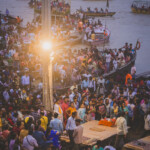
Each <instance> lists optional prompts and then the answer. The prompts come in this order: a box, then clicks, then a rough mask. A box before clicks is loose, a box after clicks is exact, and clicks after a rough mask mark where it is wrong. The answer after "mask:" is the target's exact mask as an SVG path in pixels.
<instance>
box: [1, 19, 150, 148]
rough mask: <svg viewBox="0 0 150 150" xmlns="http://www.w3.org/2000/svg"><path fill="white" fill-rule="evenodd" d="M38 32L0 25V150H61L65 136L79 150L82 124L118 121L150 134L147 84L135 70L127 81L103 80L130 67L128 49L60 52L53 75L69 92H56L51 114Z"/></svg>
mask: <svg viewBox="0 0 150 150" xmlns="http://www.w3.org/2000/svg"><path fill="white" fill-rule="evenodd" d="M38 29H39V28H38V27H36V23H34V22H33V23H31V24H30V23H28V24H27V27H26V28H25V29H24V28H21V27H20V26H18V24H17V25H7V24H2V25H1V28H0V93H1V94H0V109H1V111H0V147H1V148H2V149H3V150H5V149H9V150H19V149H24V150H33V149H48V148H50V147H54V148H57V149H61V148H63V147H61V143H60V138H59V137H60V135H61V134H63V131H64V130H66V131H67V133H68V135H69V138H70V143H71V147H75V150H78V149H80V144H81V143H82V135H83V128H82V126H80V124H82V123H85V122H88V121H91V120H100V119H102V118H105V117H107V118H114V117H115V118H120V117H122V120H123V121H122V122H121V123H123V124H124V125H126V123H125V122H127V124H128V125H129V126H130V127H131V128H132V129H133V130H136V131H138V130H139V129H141V128H143V129H145V130H146V132H145V134H149V132H150V112H149V111H150V101H149V94H150V93H149V90H150V80H146V81H144V80H143V79H140V80H136V79H135V76H136V68H135V66H133V67H132V68H131V73H129V74H131V75H129V74H128V75H129V76H130V77H129V79H128V78H127V80H126V81H125V77H124V76H119V77H118V78H117V79H115V80H113V79H112V78H107V79H105V78H104V77H103V74H104V73H108V72H109V71H111V70H112V69H117V68H118V67H120V66H123V65H125V64H126V63H127V62H129V61H130V60H131V59H132V58H133V57H134V55H135V53H136V49H137V48H133V47H132V44H128V43H126V44H125V46H124V47H123V48H121V49H118V50H117V49H107V50H105V51H103V52H102V51H99V50H98V49H97V48H96V47H90V48H85V49H81V50H74V51H71V50H68V49H66V50H65V51H63V52H59V53H58V55H57V57H56V58H55V59H56V60H55V62H56V63H55V64H54V69H53V70H54V78H55V81H57V82H58V83H63V85H65V86H66V85H68V84H69V83H71V84H72V86H71V87H69V88H67V89H65V91H63V92H58V90H57V89H56V90H55V91H54V95H53V97H54V103H55V104H54V110H53V111H52V112H50V111H48V110H45V109H44V106H43V104H42V103H43V97H42V87H43V85H42V78H41V73H42V71H41V70H42V67H41V66H42V65H41V58H40V56H39V55H37V53H36V52H35V51H34V49H36V50H37V49H38V45H36V44H34V42H35V41H34V40H33V39H37V38H38V37H37V36H38V34H37V33H39V32H37V30H38ZM31 31H32V34H31ZM33 33H34V34H33ZM28 39H30V40H28ZM36 82H37V83H36ZM37 85H38V86H37ZM123 118H124V119H123ZM117 122H118V121H116V123H117ZM119 123H120V122H119ZM119 123H118V124H119ZM117 126H118V135H119V136H120V135H121V136H122V135H126V134H127V130H126V129H124V128H123V129H122V128H121V131H120V128H119V125H117ZM116 141H117V142H116V144H115V147H116V148H120V147H119V146H118V145H119V144H118V142H119V140H116ZM104 146H105V145H102V143H101V142H100V141H98V142H97V144H96V145H95V146H94V147H93V148H92V149H93V150H95V149H96V150H97V149H101V150H102V149H103V147H104ZM104 149H105V150H106V149H109V147H108V146H107V147H104Z"/></svg>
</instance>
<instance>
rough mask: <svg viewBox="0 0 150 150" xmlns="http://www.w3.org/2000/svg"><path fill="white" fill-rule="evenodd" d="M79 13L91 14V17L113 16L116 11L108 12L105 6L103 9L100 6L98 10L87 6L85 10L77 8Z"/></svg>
mask: <svg viewBox="0 0 150 150" xmlns="http://www.w3.org/2000/svg"><path fill="white" fill-rule="evenodd" d="M77 11H78V12H80V13H83V14H84V15H86V16H92V17H106V16H111V17H112V16H113V15H115V13H116V12H109V11H108V9H107V8H106V9H105V10H103V9H102V8H101V9H100V10H98V8H95V9H94V10H91V8H90V7H89V8H87V10H86V11H84V10H83V9H82V8H80V9H79V10H77Z"/></svg>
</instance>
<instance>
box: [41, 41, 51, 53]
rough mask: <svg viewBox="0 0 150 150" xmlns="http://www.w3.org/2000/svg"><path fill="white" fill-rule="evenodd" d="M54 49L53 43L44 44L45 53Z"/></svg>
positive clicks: (46, 42)
mask: <svg viewBox="0 0 150 150" xmlns="http://www.w3.org/2000/svg"><path fill="white" fill-rule="evenodd" d="M51 48H52V43H50V42H48V41H45V42H43V43H42V49H43V50H45V51H49V50H51Z"/></svg>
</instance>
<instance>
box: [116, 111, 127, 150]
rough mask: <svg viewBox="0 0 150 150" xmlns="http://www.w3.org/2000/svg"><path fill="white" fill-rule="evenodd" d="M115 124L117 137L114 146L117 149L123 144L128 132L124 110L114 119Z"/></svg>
mask: <svg viewBox="0 0 150 150" xmlns="http://www.w3.org/2000/svg"><path fill="white" fill-rule="evenodd" d="M116 125H117V137H116V142H115V147H116V149H117V150H120V149H122V146H123V145H124V139H125V138H126V136H127V133H128V128H127V121H126V119H125V112H121V113H120V117H118V118H117V120H116Z"/></svg>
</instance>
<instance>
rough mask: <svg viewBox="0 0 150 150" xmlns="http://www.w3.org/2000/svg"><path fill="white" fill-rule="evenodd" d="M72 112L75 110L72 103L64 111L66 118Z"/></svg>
mask: <svg viewBox="0 0 150 150" xmlns="http://www.w3.org/2000/svg"><path fill="white" fill-rule="evenodd" d="M74 111H76V108H75V106H74V102H71V103H70V107H69V108H68V109H67V110H66V113H67V115H68V117H70V116H71V115H72V113H73V112H74Z"/></svg>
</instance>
